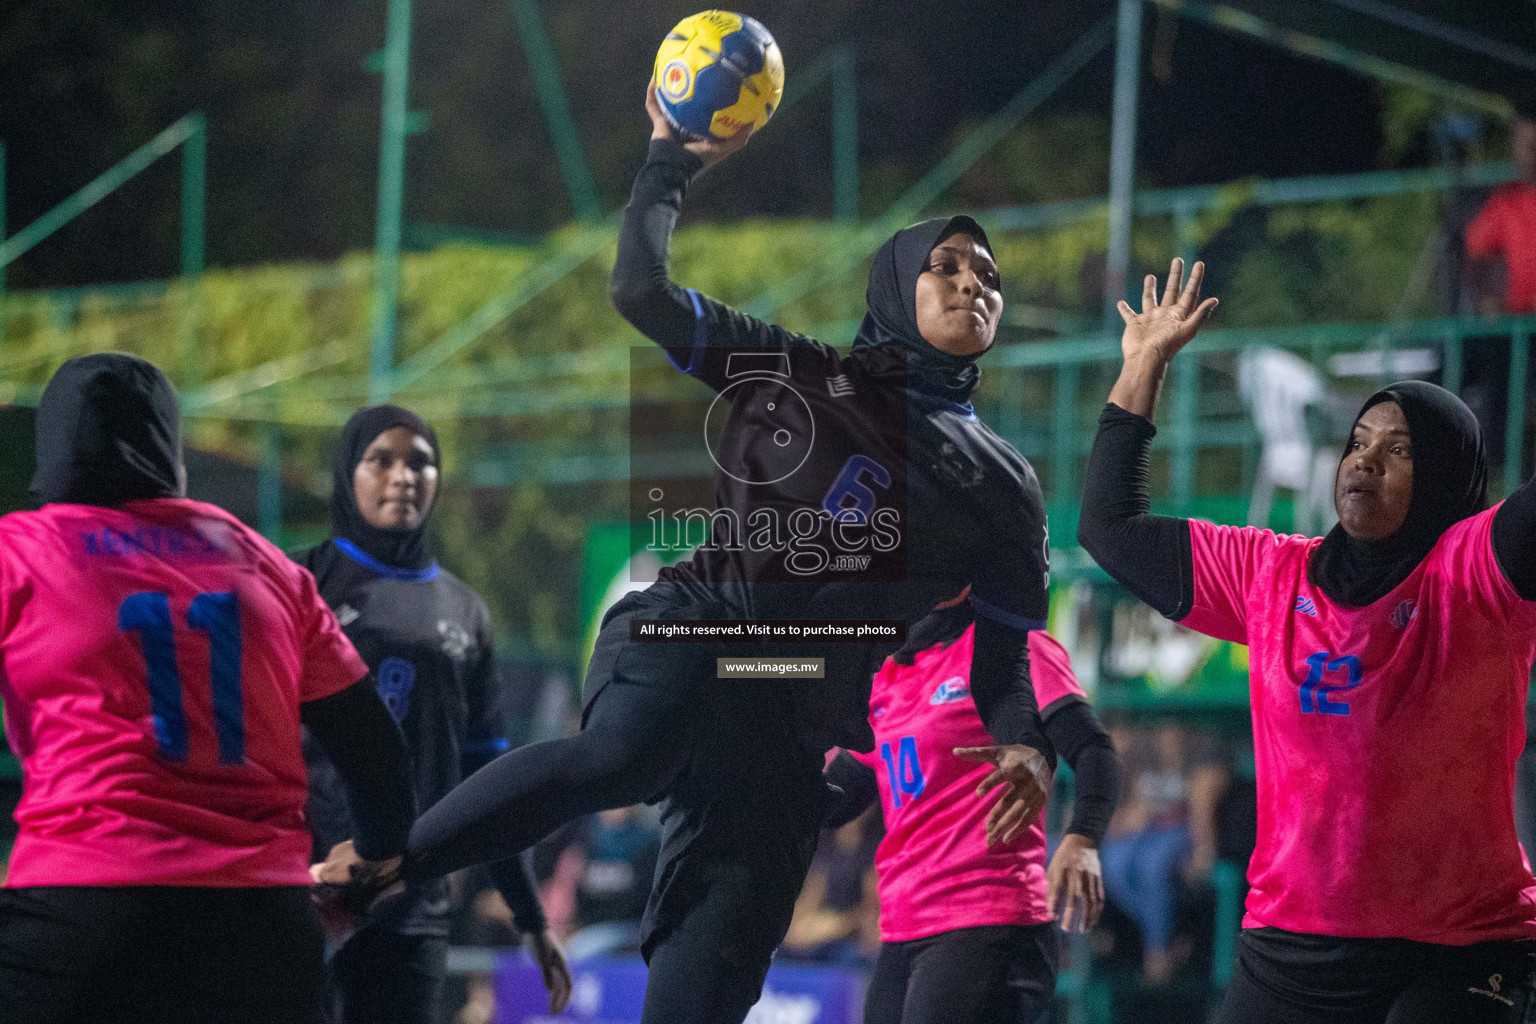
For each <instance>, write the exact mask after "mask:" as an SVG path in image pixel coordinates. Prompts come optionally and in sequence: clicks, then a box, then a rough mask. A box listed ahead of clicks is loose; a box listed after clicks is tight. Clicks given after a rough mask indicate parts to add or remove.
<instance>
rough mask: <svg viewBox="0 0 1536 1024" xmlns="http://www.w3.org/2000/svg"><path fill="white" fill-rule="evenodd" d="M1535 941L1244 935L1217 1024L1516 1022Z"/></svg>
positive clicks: (1527, 995) (1527, 996)
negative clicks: (1456, 942) (1452, 942)
mask: <svg viewBox="0 0 1536 1024" xmlns="http://www.w3.org/2000/svg"><path fill="white" fill-rule="evenodd" d="M1533 969H1536V942H1530V941H1526V942H1481V943H1477V944H1475V945H1471V946H1440V945H1432V944H1430V943H1427V942H1410V941H1408V940H1406V939H1340V938H1334V937H1331V936H1322V935H1298V934H1296V933H1294V932H1286V931H1281V930H1280V929H1277V928H1256V929H1250V930H1246V931H1244V932H1243V934H1242V936H1241V938H1240V939H1239V941H1238V958H1237V970H1236V972H1234V974H1233V976H1232V983H1231V985H1230V987H1229V988H1228V989H1227V995H1226V999H1225V1000H1224V1001H1223V1003H1222V1006H1221V1010H1220V1011H1219V1013H1218V1014H1217V1017H1216V1020H1217V1022H1218V1024H1451V1022H1454V1024H1521V1022H1524V1021H1526V1020H1528V1019H1529V1016H1528V1015H1529V1013H1530V1012H1531V1009H1532V1007H1531V1006H1530V1002H1531V983H1532V977H1533Z"/></svg>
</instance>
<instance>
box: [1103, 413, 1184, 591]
mask: <svg viewBox="0 0 1536 1024" xmlns="http://www.w3.org/2000/svg"><path fill="white" fill-rule="evenodd" d="M1156 433H1157V428H1156V427H1154V426H1153V425H1152V424H1151V422H1150V421H1148V420H1147V419H1145V418H1144V417H1141V416H1137V415H1136V414H1135V413H1130V412H1126V411H1125V410H1124V409H1122V408H1120V407H1119V406H1117V405H1114V404H1113V403H1111V404H1110V405H1107V406H1105V407H1104V412H1103V414H1102V415H1100V416H1099V432H1098V434H1097V435H1096V436H1095V437H1094V439H1093V453H1092V454H1091V455H1089V457H1088V472H1087V480H1086V483H1085V485H1084V487H1083V507H1082V512H1081V514H1080V516H1079V518H1078V521H1077V542H1078V543H1079V544H1081V545H1082V546H1083V547H1084V548H1086V549H1087V551H1088V553H1089V554H1090V555H1092V556H1093V558H1094V561H1096V562H1098V563H1099V565H1100V567H1101V568H1103V570H1104V571H1105V572H1107V573H1109V574H1110V575H1111V576H1113V577H1114V578H1115V579H1116V580H1117V581H1119V583H1120V585H1121V586H1123V587H1125V589H1127V590H1129V591H1130V592H1131V593H1133V594H1135V595H1136V596H1137V597H1139V598H1141V599H1142V600H1143V601H1145V602H1146V603H1147V604H1149V605H1151V606H1152V607H1153V608H1155V609H1157V610H1158V611H1159V612H1161V613H1162V614H1164V615H1166V616H1167V617H1168V618H1170V619H1182V618H1183V617H1184V616H1186V615H1188V614H1189V610H1190V608H1191V607H1193V605H1194V603H1195V558H1194V555H1193V553H1192V552H1191V550H1190V540H1189V520H1188V519H1178V518H1175V517H1173V516H1155V515H1152V514H1151V508H1152V499H1151V497H1150V496H1149V493H1148V488H1147V477H1148V474H1149V472H1150V467H1151V464H1152V454H1151V451H1152V438H1153V436H1154V435H1155V434H1156Z"/></svg>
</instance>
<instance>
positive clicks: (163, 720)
mask: <svg viewBox="0 0 1536 1024" xmlns="http://www.w3.org/2000/svg"><path fill="white" fill-rule="evenodd" d="M187 625H188V626H189V627H191V628H192V629H194V630H196V631H197V632H199V633H206V634H207V635H208V654H209V665H210V674H211V675H212V679H211V680H210V682H211V689H212V691H213V727H214V732H215V733H216V734H217V736H218V739H219V763H220V764H244V763H245V700H244V696H243V695H242V693H241V688H240V682H241V679H240V661H241V656H240V604H239V602H238V601H237V600H236V599H235V595H234V594H230V593H209V594H198V595H197V596H196V597H195V598H193V599H192V606H191V607H190V608H188V609H187ZM117 628H118V629H121V630H122V631H123V632H125V633H137V634H138V635H139V647H140V649H141V650H142V651H143V652H144V666H145V668H146V669H147V672H146V676H147V678H148V680H149V713H150V717H151V719H153V721H154V723H155V742H156V744H157V745H158V746H159V748H160V756H161V757H164V758H166V759H167V760H170V761H185V760H186V759H187V715H186V712H185V710H184V709H183V708H182V692H183V687H182V685H181V670H180V669H178V668H177V667H176V635H175V631H174V629H173V627H172V624H171V599H170V597H169V595H166V594H159V593H155V592H153V591H144V592H142V593H138V594H132V595H129V596H128V597H127V598H125V599H124V600H123V603H122V604H121V605H119V606H118V609H117Z"/></svg>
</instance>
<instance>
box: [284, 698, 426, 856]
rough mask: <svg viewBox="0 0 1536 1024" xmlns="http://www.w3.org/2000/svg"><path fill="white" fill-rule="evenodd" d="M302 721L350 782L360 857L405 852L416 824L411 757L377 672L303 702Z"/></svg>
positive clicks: (348, 785) (348, 790) (339, 771)
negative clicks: (379, 685)
mask: <svg viewBox="0 0 1536 1024" xmlns="http://www.w3.org/2000/svg"><path fill="white" fill-rule="evenodd" d="M299 718H300V719H301V720H302V721H303V723H304V724H305V725H306V726H307V727H308V728H309V731H310V734H311V735H313V736H314V738H315V741H316V742H317V743H319V744H320V747H321V749H323V750H324V751H325V753H326V755H327V756H329V757H330V759H331V761H332V762H333V763H334V764H335V765H336V773H337V774H338V775H340V776H341V779H342V781H343V782H344V783H346V786H347V796H348V797H349V799H350V804H351V808H352V816H353V819H354V820H355V821H356V823H357V835H356V837H355V840H356V845H357V852H358V855H359V856H361V857H363V858H364V859H365V860H385V859H386V858H389V857H396V856H399V855H400V854H403V853H404V852H405V840H406V836H407V835H408V834H409V833H410V830H411V823H412V822H414V821H415V820H416V795H415V792H414V791H413V789H412V788H411V759H410V754H409V753H408V751H407V750H406V746H405V737H404V736H402V735H400V727H399V726H398V725H396V724H395V720H394V718H392V717H391V716H390V714H389V709H388V708H386V707H385V706H384V701H383V700H381V699H380V698H379V694H378V691H377V689H375V686H374V681H373V675H372V673H370V674H369V675H367V676H364V677H363V678H362V679H360V680H358V681H357V682H356V683H353V684H352V685H351V686H349V687H347V688H346V689H345V690H342V691H340V692H338V693H333V694H331V695H330V696H329V697H321V698H320V699H319V700H311V701H305V702H304V703H303V704H300V705H299Z"/></svg>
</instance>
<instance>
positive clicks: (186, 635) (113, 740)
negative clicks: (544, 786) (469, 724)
mask: <svg viewBox="0 0 1536 1024" xmlns="http://www.w3.org/2000/svg"><path fill="white" fill-rule="evenodd" d="M178 420H179V417H178V412H177V407H176V397H175V394H174V393H173V392H172V390H171V387H170V385H169V383H167V381H166V379H165V377H164V376H163V375H162V374H161V373H160V371H158V370H157V369H155V368H154V367H153V366H151V365H150V364H148V363H146V362H144V361H143V360H141V359H136V358H134V357H132V356H127V355H120V354H107V355H94V356H86V357H84V358H80V359H73V360H70V361H69V362H66V363H65V364H64V365H63V366H62V367H61V368H60V369H59V371H58V372H57V373H56V374H55V375H54V376H53V379H52V380H51V381H49V384H48V387H47V389H46V391H45V392H44V393H43V398H42V402H41V403H40V405H39V407H38V413H37V473H36V475H35V477H34V478H33V490H34V492H35V493H36V494H37V495H38V496H39V497H40V498H42V499H43V500H44V501H45V502H47V504H45V505H44V506H43V507H42V509H40V510H39V511H36V512H17V513H14V514H12V515H8V516H6V517H4V518H3V519H0V698H3V700H4V705H5V726H6V728H5V732H6V735H7V737H8V738H9V740H10V742H11V745H12V747H13V750H14V752H15V754H16V756H17V757H18V758H19V759H20V760H21V766H22V797H21V802H20V804H19V805H18V806H17V808H16V821H17V823H18V825H19V826H20V834H19V836H18V838H17V840H16V845H15V849H14V851H13V853H12V857H11V862H10V874H9V877H8V879H7V881H6V886H7V887H6V888H5V889H4V890H0V1020H3V1021H5V1022H6V1024H42V1022H52V1021H83V1020H89V1021H92V1022H98V1024H131V1022H144V1024H149V1022H153V1024H171V1022H187V1024H191V1022H194V1021H195V1022H197V1024H237V1022H238V1024H246V1022H250V1024H256V1022H269V1021H270V1022H272V1024H277V1022H279V1021H281V1022H283V1024H309V1022H319V1021H321V1020H324V1019H325V1017H324V1011H323V1005H322V1002H321V1000H322V992H323V966H322V960H321V948H322V941H321V931H320V925H319V921H318V919H317V917H316V915H315V912H314V910H313V909H312V907H311V905H310V897H309V890H308V885H309V882H310V874H309V852H310V838H309V832H308V830H307V828H306V827H305V821H304V800H305V796H306V783H305V771H304V759H303V756H302V754H301V752H300V735H299V724H300V720H301V719H302V720H303V722H304V723H305V724H307V725H308V726H309V727H310V728H311V730H312V731H313V732H314V734H315V736H316V737H317V739H319V740H320V741H321V742H322V743H323V744H326V745H327V746H328V747H329V748H330V749H331V750H332V751H333V755H334V756H335V757H336V758H337V764H338V766H339V767H340V768H341V770H342V772H343V774H344V776H345V777H346V778H347V779H348V781H349V783H351V785H352V788H353V791H354V793H355V795H356V797H357V801H358V803H357V806H358V807H359V809H360V814H359V818H358V832H359V835H358V837H357V841H358V844H359V847H360V848H361V849H362V851H363V856H364V858H365V859H366V860H367V861H368V864H367V865H366V866H367V868H368V869H369V870H370V871H373V872H375V873H376V872H377V871H378V870H379V868H380V867H381V865H382V864H384V863H386V862H388V861H389V859H390V858H395V859H396V860H395V863H398V856H399V855H400V854H401V853H402V852H403V850H404V847H405V838H406V834H407V832H408V830H409V828H410V824H411V821H412V819H413V817H414V804H413V798H412V795H411V788H410V778H409V774H408V761H407V755H406V752H405V746H404V742H403V741H402V740H401V738H400V734H399V731H398V730H397V729H396V728H395V725H394V722H393V720H392V719H391V718H390V716H389V712H388V711H387V710H386V709H385V707H384V704H383V702H382V701H381V700H380V699H379V697H378V696H377V694H376V693H375V692H374V689H373V686H372V683H371V681H370V680H369V679H368V678H367V676H368V671H367V668H366V666H365V665H364V664H363V662H362V660H361V659H359V657H358V656H357V653H356V652H355V651H354V650H353V648H352V645H351V644H350V643H349V642H348V641H347V639H346V637H345V636H343V635H342V633H341V629H340V627H339V626H338V625H337V623H336V620H335V618H334V617H333V616H332V614H331V612H330V610H329V609H328V608H327V607H326V606H325V603H324V602H323V601H321V600H320V596H319V594H318V593H317V591H316V588H315V581H314V578H313V577H312V576H310V574H309V573H308V572H306V571H305V570H304V569H302V568H301V567H299V566H297V565H295V564H294V563H292V562H291V561H289V560H288V558H287V557H286V556H284V554H283V553H282V552H281V551H279V550H278V549H277V548H275V547H273V546H272V545H271V544H268V543H267V542H266V541H265V540H263V539H262V538H261V537H260V536H258V535H257V534H256V533H254V532H253V531H252V530H250V529H248V528H247V527H245V526H244V525H242V524H241V523H240V522H239V520H237V519H235V518H234V517H233V516H231V515H229V514H228V513H226V512H224V511H222V510H220V509H218V508H215V507H213V506H211V505H205V504H202V503H200V502H195V501H189V500H187V499H186V498H184V497H182V494H183V493H184V483H185V470H184V468H183V466H182V460H181V441H180V425H179V422H178Z"/></svg>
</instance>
